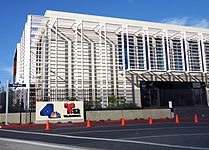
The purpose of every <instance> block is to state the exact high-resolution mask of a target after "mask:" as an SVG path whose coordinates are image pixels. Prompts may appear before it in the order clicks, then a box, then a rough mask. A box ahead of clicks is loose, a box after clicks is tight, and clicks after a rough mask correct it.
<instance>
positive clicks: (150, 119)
mask: <svg viewBox="0 0 209 150" xmlns="http://www.w3.org/2000/svg"><path fill="white" fill-rule="evenodd" d="M149 124H153V122H152V116H150V117H149Z"/></svg>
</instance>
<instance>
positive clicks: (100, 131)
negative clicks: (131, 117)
mask: <svg viewBox="0 0 209 150" xmlns="http://www.w3.org/2000/svg"><path fill="white" fill-rule="evenodd" d="M208 127H209V126H201V128H208ZM196 128H199V126H197V127H161V128H151V127H150V128H143V129H140V128H139V129H119V130H96V131H79V132H61V133H59V134H83V133H106V132H128V131H147V130H149V131H150V130H164V129H196Z"/></svg>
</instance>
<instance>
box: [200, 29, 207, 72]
mask: <svg viewBox="0 0 209 150" xmlns="http://www.w3.org/2000/svg"><path fill="white" fill-rule="evenodd" d="M200 38H201V50H202V56H201V57H202V62H203V64H202V66H203V72H204V73H206V72H207V67H206V65H207V64H206V55H205V46H204V41H203V33H201V34H200Z"/></svg>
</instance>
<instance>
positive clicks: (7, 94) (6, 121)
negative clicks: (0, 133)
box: [5, 80, 9, 126]
mask: <svg viewBox="0 0 209 150" xmlns="http://www.w3.org/2000/svg"><path fill="white" fill-rule="evenodd" d="M8 103H9V80H7V93H6V120H5V125H6V126H7V125H9V123H8V109H9V108H8V105H9V104H8Z"/></svg>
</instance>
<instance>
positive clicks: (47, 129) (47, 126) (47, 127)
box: [45, 120, 51, 131]
mask: <svg viewBox="0 0 209 150" xmlns="http://www.w3.org/2000/svg"><path fill="white" fill-rule="evenodd" d="M45 130H46V131H49V130H51V128H50V124H49V120H47V121H46V128H45Z"/></svg>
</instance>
